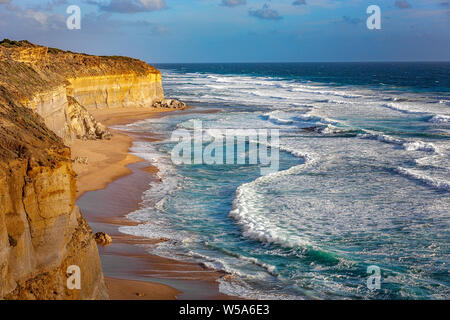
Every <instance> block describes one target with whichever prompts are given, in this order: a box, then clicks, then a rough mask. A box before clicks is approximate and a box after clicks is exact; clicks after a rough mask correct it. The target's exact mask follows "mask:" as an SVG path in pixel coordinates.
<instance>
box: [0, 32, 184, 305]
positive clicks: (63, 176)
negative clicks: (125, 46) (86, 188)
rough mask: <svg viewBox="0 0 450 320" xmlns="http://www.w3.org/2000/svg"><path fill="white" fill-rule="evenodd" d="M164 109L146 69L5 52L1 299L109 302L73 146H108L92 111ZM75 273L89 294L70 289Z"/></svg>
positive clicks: (45, 52)
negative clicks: (73, 270) (100, 141)
mask: <svg viewBox="0 0 450 320" xmlns="http://www.w3.org/2000/svg"><path fill="white" fill-rule="evenodd" d="M155 103H156V104H158V105H165V103H166V102H164V95H163V92H162V86H161V74H160V73H159V71H158V70H156V69H154V68H153V67H151V66H149V65H147V64H145V63H144V62H142V61H139V60H135V59H130V58H123V57H96V56H90V55H85V54H76V53H71V52H64V51H61V50H58V49H51V48H46V47H41V46H36V45H33V44H31V43H29V42H26V41H21V42H11V41H3V42H1V43H0V299H2V298H4V299H103V298H107V297H108V296H107V293H106V288H105V285H104V281H103V274H102V270H101V265H100V259H99V255H98V250H97V246H96V243H95V240H94V236H93V234H92V231H91V229H90V227H89V226H88V225H87V223H86V221H85V220H84V219H83V217H82V215H81V213H80V211H79V209H78V207H77V206H76V205H75V200H76V180H75V179H76V177H75V173H74V172H73V170H72V162H71V153H70V148H69V147H68V145H69V144H70V142H71V141H72V139H74V138H82V139H97V138H107V137H108V135H109V133H108V132H107V130H106V128H105V127H104V126H102V125H101V124H100V123H98V122H96V121H95V119H94V118H93V117H92V116H91V115H90V114H89V110H90V109H91V108H118V107H128V106H140V107H151V106H152V105H154V104H155ZM167 105H168V104H167ZM170 105H177V106H178V104H173V103H172V102H171V103H170ZM70 265H77V266H79V267H80V269H81V289H80V290H78V289H74V290H70V289H69V288H68V287H67V285H66V283H67V274H66V272H67V267H68V266H70Z"/></svg>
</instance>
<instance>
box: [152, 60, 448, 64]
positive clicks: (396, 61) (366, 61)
mask: <svg viewBox="0 0 450 320" xmlns="http://www.w3.org/2000/svg"><path fill="white" fill-rule="evenodd" d="M145 62H147V63H150V64H219V63H220V64H232V63H235V64H269V63H274V64H276V63H278V64H281V63H450V60H365V61H364V60H361V61H359V60H355V61H261V62H254V61H248V62H246V61H236V62H233V61H226V62H218V61H214V62H149V61H145Z"/></svg>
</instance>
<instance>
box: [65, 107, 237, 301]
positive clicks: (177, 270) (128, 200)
mask: <svg viewBox="0 0 450 320" xmlns="http://www.w3.org/2000/svg"><path fill="white" fill-rule="evenodd" d="M167 111H172V110H167V109H162V110H159V109H142V108H139V109H138V108H136V109H118V110H112V111H111V110H98V111H94V112H92V113H93V115H94V117H95V118H96V119H97V120H98V121H100V122H102V123H103V124H105V125H106V126H108V127H111V126H115V125H125V124H129V123H134V122H137V121H140V120H145V119H149V118H153V117H160V116H164V115H166V114H165V113H166V112H167ZM179 112H195V111H193V110H192V109H191V110H188V111H172V112H171V114H177V113H179ZM111 132H112V133H113V137H112V138H111V140H92V141H91V140H89V141H81V140H77V141H75V143H74V144H73V145H72V159H74V158H77V157H81V158H85V159H86V161H87V163H78V162H74V164H73V168H74V170H75V172H76V173H77V176H78V178H77V198H78V200H77V204H78V206H79V207H80V209H81V211H82V213H83V216H84V217H85V219H86V220H87V221H88V223H89V225H90V226H91V227H92V229H93V231H94V233H95V232H100V231H102V232H106V233H108V234H109V235H110V236H111V237H112V239H113V242H112V244H111V245H109V246H106V247H101V246H99V253H100V257H101V260H102V267H103V273H104V275H105V283H106V286H107V288H108V291H109V295H110V298H111V299H114V300H115V299H119V300H128V299H140V300H142V299H155V300H167V299H233V298H235V297H230V296H227V295H225V294H222V293H220V291H219V283H218V282H217V280H218V279H219V278H221V277H224V276H226V274H225V273H223V272H219V271H216V270H211V269H208V268H205V267H204V266H202V265H200V264H196V263H190V262H183V261H178V260H174V259H168V258H162V257H159V256H156V255H152V254H149V253H148V252H147V250H146V249H145V247H146V246H152V245H155V244H157V243H159V242H161V241H166V239H149V238H143V237H135V236H131V235H126V234H123V233H120V232H119V230H118V228H119V227H120V226H125V225H136V224H137V223H136V222H134V221H131V220H128V219H127V218H126V217H125V216H126V215H127V214H128V213H130V212H133V211H135V210H137V209H138V208H139V203H140V202H141V196H142V193H143V192H144V191H146V190H148V188H149V185H150V183H152V182H153V183H155V182H156V183H157V182H158V179H159V178H158V177H157V175H156V173H157V172H158V169H157V168H156V167H154V166H152V165H151V164H150V163H148V162H146V161H145V160H143V159H141V158H139V157H137V156H134V155H132V154H130V153H129V149H130V147H131V146H132V144H133V142H134V141H139V139H145V140H147V141H148V140H149V139H150V140H152V141H157V140H158V135H157V133H149V135H148V136H142V135H137V134H133V133H130V132H122V131H118V130H113V129H111Z"/></svg>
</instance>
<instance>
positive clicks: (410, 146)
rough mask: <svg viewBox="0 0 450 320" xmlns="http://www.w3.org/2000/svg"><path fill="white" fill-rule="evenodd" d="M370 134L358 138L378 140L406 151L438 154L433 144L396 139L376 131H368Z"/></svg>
mask: <svg viewBox="0 0 450 320" xmlns="http://www.w3.org/2000/svg"><path fill="white" fill-rule="evenodd" d="M367 132H369V133H360V134H358V137H360V138H363V139H372V140H378V141H380V142H385V143H390V144H395V145H398V146H401V147H402V148H403V149H405V150H406V151H425V152H437V149H436V146H435V145H434V144H432V143H431V142H424V141H420V140H415V141H408V140H403V139H399V138H395V137H392V136H389V135H386V134H382V133H376V132H374V131H368V130H367Z"/></svg>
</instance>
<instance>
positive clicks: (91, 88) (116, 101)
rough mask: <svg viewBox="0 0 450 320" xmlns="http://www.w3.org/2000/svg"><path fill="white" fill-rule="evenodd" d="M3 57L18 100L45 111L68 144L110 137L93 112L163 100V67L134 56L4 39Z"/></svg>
mask: <svg viewBox="0 0 450 320" xmlns="http://www.w3.org/2000/svg"><path fill="white" fill-rule="evenodd" d="M0 61H2V62H4V63H3V64H4V68H3V70H0V84H2V85H4V86H5V87H8V89H9V90H10V91H11V93H12V97H14V98H15V99H16V100H17V102H19V103H21V104H23V105H25V106H27V107H28V108H31V109H32V110H33V111H35V112H36V113H37V114H39V115H41V116H42V117H43V119H44V121H45V124H46V125H47V126H48V127H49V128H50V129H51V130H52V131H53V132H55V133H56V134H57V135H58V136H59V137H61V138H62V139H63V141H64V142H65V143H66V144H68V145H70V143H71V141H73V139H74V138H82V139H103V138H107V137H109V136H110V134H109V133H108V132H107V131H106V129H105V128H104V127H102V126H101V125H100V124H98V123H97V122H96V121H95V119H94V118H93V117H92V116H91V115H90V114H89V111H90V110H93V109H112V108H128V107H143V108H144V107H148V108H150V107H152V105H153V104H154V103H156V102H158V101H164V93H163V88H162V82H161V73H160V72H159V70H157V69H155V68H153V67H152V66H150V65H148V64H146V63H144V62H142V61H140V60H136V59H132V58H127V57H117V56H112V57H98V56H92V55H87V54H80V53H73V52H67V51H62V50H59V49H54V48H47V47H41V46H37V45H34V44H31V43H29V42H27V41H20V42H11V41H9V42H8V41H6V42H5V41H3V42H2V45H0ZM2 80H3V83H2ZM167 107H169V106H167Z"/></svg>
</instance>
